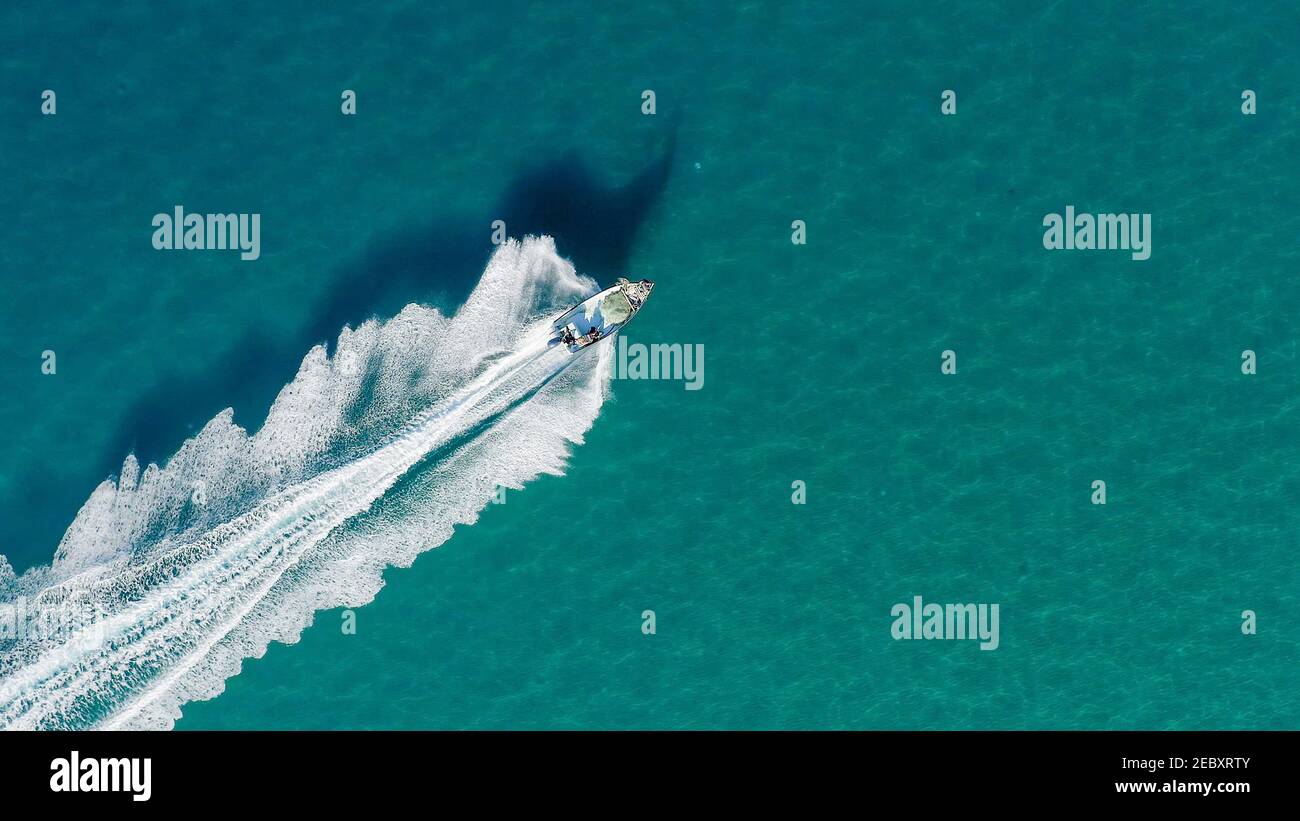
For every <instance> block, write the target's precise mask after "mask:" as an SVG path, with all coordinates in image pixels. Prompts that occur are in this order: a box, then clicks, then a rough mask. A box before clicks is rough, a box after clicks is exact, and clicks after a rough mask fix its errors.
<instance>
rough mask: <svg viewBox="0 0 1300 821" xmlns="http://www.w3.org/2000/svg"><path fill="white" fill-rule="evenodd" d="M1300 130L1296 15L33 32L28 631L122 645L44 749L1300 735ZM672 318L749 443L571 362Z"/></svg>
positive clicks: (15, 10) (71, 13)
mask: <svg viewBox="0 0 1300 821" xmlns="http://www.w3.org/2000/svg"><path fill="white" fill-rule="evenodd" d="M327 5H328V4H327ZM1297 77H1300V9H1298V8H1297V7H1296V5H1295V4H1294V3H1288V2H1264V3H1260V4H1255V5H1253V6H1251V7H1249V8H1245V7H1236V6H1232V5H1229V4H1221V3H1208V2H1199V0H1197V1H1194V2H1186V3H1164V4H1161V3H1156V4H1140V5H1139V4H1132V3H1119V2H1099V3H1086V4H1085V3H1030V2H1023V3H992V2H973V3H964V4H960V5H951V4H937V3H901V2H899V3H894V2H886V3H871V4H861V3H825V4H778V3H761V2H750V3H735V4H732V3H726V4H724V3H669V2H643V3H636V4H619V5H618V6H613V5H610V6H603V5H600V4H591V3H577V2H555V3H546V4H538V3H522V2H521V3H496V2H484V3H476V4H473V5H461V4H445V5H444V4H437V3H427V2H396V3H395V2H384V3H377V2H363V3H355V4H350V7H349V9H348V10H347V11H342V10H339V9H331V8H327V7H326V6H322V5H321V4H317V3H302V2H287V3H277V4H274V6H273V7H269V6H267V5H266V4H258V3H246V2H235V3H232V4H226V5H224V6H223V7H222V9H221V10H220V12H219V13H218V12H214V11H213V10H211V9H209V8H208V7H201V6H198V5H189V4H180V5H176V4H161V3H159V4H149V3H140V2H126V3H115V4H107V3H77V4H63V5H61V6H50V5H48V4H26V3H17V4H10V5H7V6H6V8H5V9H4V10H3V11H0V174H3V178H4V180H5V185H4V186H3V187H2V188H0V219H2V220H3V224H4V226H5V230H4V239H3V242H0V431H3V445H2V446H0V554H3V555H5V556H6V557H7V558H8V562H9V564H10V565H11V566H12V568H13V570H14V573H15V574H16V576H17V578H14V577H12V576H9V574H8V573H7V571H4V570H3V569H0V601H3V600H6V599H7V600H9V601H14V600H16V599H17V597H19V596H27V597H30V596H32V595H36V594H37V593H38V592H39V591H40V590H41V589H44V588H45V587H46V586H48V585H54V584H58V585H62V587H61V588H60V589H62V590H72V591H74V592H75V593H76V595H84V596H85V597H87V598H86V601H94V602H95V603H96V604H97V606H101V607H104V608H107V610H108V611H109V612H110V613H111V614H112V615H114V616H116V617H117V619H118V621H116V622H114V624H115V625H116V627H115V629H120V630H121V631H122V633H121V634H120V635H119V637H118V638H116V639H107V640H103V642H101V643H100V644H95V645H86V646H79V647H78V648H77V650H76V652H71V653H62V652H58V647H57V646H56V645H39V646H35V647H31V648H27V650H23V649H22V648H17V649H15V648H14V647H13V646H12V645H11V646H9V647H8V648H7V649H6V648H4V646H0V655H3V656H4V657H5V660H4V661H3V662H2V663H0V724H6V725H8V726H45V727H62V726H163V727H167V726H172V725H173V723H174V726H175V727H176V728H177V729H212V728H220V729H234V728H264V729H290V728H393V729H397V728H474V729H497V728H565V729H594V728H600V729H607V728H750V729H802V728H907V729H1013V728H1030V729H1039V728H1069V729H1192V728H1197V729H1230V728H1248V729H1300V698H1297V695H1296V694H1297V689H1296V688H1297V671H1298V670H1300V559H1298V558H1297V556H1298V552H1297V548H1298V547H1300V545H1298V541H1300V505H1297V504H1296V499H1297V498H1298V497H1300V459H1297V458H1296V454H1297V452H1300V451H1298V449H1300V348H1298V340H1300V242H1298V241H1300V163H1297V159H1296V158H1297V156H1300V85H1298V84H1297V79H1296V78H1297ZM45 89H51V90H54V91H55V92H56V94H57V113H56V114H55V115H54V116H42V115H41V112H40V105H41V92H42V91H43V90H45ZM344 89H352V90H355V92H356V97H357V108H356V114H355V116H346V115H344V114H342V113H341V111H340V105H341V94H342V92H343V90H344ZM945 89H952V90H954V91H955V92H956V95H957V113H956V114H955V115H953V116H944V115H942V114H941V113H940V103H941V99H940V95H941V93H942V92H943V91H944V90H945ZM1245 89H1251V90H1253V91H1254V92H1255V93H1256V95H1257V103H1258V113H1256V114H1254V115H1244V114H1243V113H1242V111H1241V105H1242V97H1241V95H1242V92H1243V90H1245ZM646 90H652V91H653V92H654V100H655V112H654V114H652V115H651V114H645V113H643V110H642V107H643V92H644V91H646ZM176 205H183V206H184V207H185V208H186V209H187V211H193V212H239V213H258V214H260V215H261V257H260V259H258V260H256V261H242V260H241V259H240V258H239V254H238V253H237V252H233V251H215V250H214V251H198V250H191V251H167V250H155V249H154V248H153V247H152V245H151V237H152V234H153V227H152V225H151V220H152V218H153V216H154V215H155V214H157V213H170V212H171V211H172V209H173V208H174V207H175V206H176ZM1067 205H1073V206H1074V207H1075V208H1076V209H1077V210H1078V211H1080V212H1093V213H1096V212H1132V213H1150V214H1152V222H1153V230H1152V253H1151V257H1150V259H1148V260H1145V261H1138V260H1133V259H1131V258H1130V255H1129V254H1128V253H1127V252H1121V251H1064V250H1061V251H1047V250H1045V249H1044V247H1043V242H1042V239H1043V227H1042V221H1043V218H1044V216H1045V215H1047V214H1050V213H1063V212H1064V210H1065V208H1066V206H1067ZM495 220H502V221H504V223H505V226H506V233H508V235H509V236H510V237H512V238H513V241H512V242H511V243H509V244H507V245H505V246H504V247H498V246H496V245H494V244H493V242H492V234H493V222H494V221H495ZM795 220H802V221H804V224H805V225H806V243H805V244H796V243H794V242H792V241H791V236H792V223H793V222H794V221H795ZM529 236H531V237H535V239H525V237H529ZM494 251H496V252H497V255H496V256H493V253H494ZM621 275H627V276H630V277H632V278H634V279H639V278H642V277H645V278H649V279H653V280H654V281H655V282H656V283H657V287H656V289H655V291H654V294H653V296H652V298H651V299H650V300H649V301H648V302H647V303H646V307H645V309H644V310H643V311H642V313H641V314H640V315H639V316H638V317H637V318H636V320H635V321H634V322H633V323H632V324H631V325H630V326H629V327H628V328H627V330H626V331H625V332H624V336H625V338H626V340H627V342H628V343H643V344H650V343H674V344H681V345H690V346H694V345H700V346H702V350H703V364H704V371H703V380H702V382H701V383H700V384H701V387H700V389H698V390H687V389H686V385H685V384H684V381H682V380H673V379H667V380H632V379H620V378H610V374H611V371H614V372H617V370H618V369H617V367H616V366H617V362H616V361H612V360H615V359H616V358H617V357H616V354H617V351H616V349H615V348H614V347H613V346H607V349H606V351H605V352H604V353H603V354H593V355H591V356H588V355H587V354H584V357H586V359H585V360H584V361H583V362H582V363H580V364H578V365H577V366H575V367H573V368H566V369H564V370H563V372H562V373H560V375H559V376H555V377H554V378H552V377H553V374H551V372H550V371H548V370H546V368H550V367H551V364H549V363H546V362H543V361H542V360H544V359H545V355H544V354H541V353H540V349H536V350H535V349H533V348H530V347H529V344H531V343H529V342H527V328H528V327H530V323H531V322H534V321H535V320H537V319H538V318H539V317H541V318H544V317H545V315H547V312H548V311H551V310H553V309H555V308H557V306H558V307H559V308H562V307H564V306H565V305H568V304H572V303H573V302H576V301H577V300H578V299H580V298H581V296H582V295H584V294H585V293H589V292H592V291H594V289H595V287H596V286H597V285H599V286H601V287H603V286H605V285H607V284H610V283H611V282H612V281H613V279H614V278H615V277H617V276H621ZM408 306H409V307H408ZM395 317H396V318H395ZM367 320H370V322H368V323H367ZM363 323H367V324H364V325H363ZM345 328H347V329H349V330H346V331H345ZM521 340H523V341H521ZM317 345H321V346H323V347H321V348H318V349H316V350H315V351H314V352H313V347H314V346H317ZM1247 349H1249V350H1252V351H1254V352H1255V353H1256V355H1257V357H1258V372H1257V373H1255V374H1253V375H1245V374H1243V373H1242V368H1241V365H1242V352H1243V351H1244V350H1247ZM945 350H951V351H953V352H955V354H956V361H957V372H956V373H955V374H951V375H945V374H943V373H941V370H940V362H941V354H942V352H943V351H945ZM45 351H53V352H54V354H55V356H56V357H57V359H56V362H57V365H56V372H55V373H54V374H46V373H43V372H42V364H43V362H44V361H45V360H44V358H43V356H44V352H45ZM304 359H305V361H304ZM516 365H517V366H518V370H510V369H511V368H514V367H515V366H516ZM557 367H558V366H557ZM494 369H495V370H494ZM532 369H536V371H537V374H533V375H530V374H532ZM543 371H545V373H544V374H543ZM493 374H497V375H499V376H500V380H499V381H491V380H495V379H496V378H497V377H496V376H493ZM534 376H536V383H535V384H532V383H529V384H525V382H526V381H527V380H528V379H533V378H534ZM480 378H482V379H485V380H488V381H489V382H490V384H488V383H487V382H484V383H482V384H481V385H480V387H475V385H476V384H479V383H476V382H475V380H476V379H480ZM511 380H514V381H511ZM484 386H485V387H484ZM277 396H278V397H279V399H277ZM482 397H485V398H483V403H486V404H482V403H480V404H478V405H474V403H476V402H479V400H480V398H482ZM471 398H472V399H471ZM273 403H275V408H276V409H275V410H271V409H272V405H273ZM470 406H473V407H470ZM227 408H232V409H233V415H232V414H226V415H224V416H222V415H220V414H222V412H223V411H224V410H225V409H227ZM466 408H469V409H468V410H467V409H466ZM476 414H477V415H476ZM412 420H415V421H414V422H413V421H412ZM264 423H265V427H264ZM440 426H441V427H440ZM259 430H261V431H262V432H261V433H259ZM245 432H246V433H245ZM250 436H251V438H250ZM196 437H197V438H196ZM187 440H190V443H189V444H188V445H186V446H185V447H184V448H183V447H182V446H183V445H184V443H185V442H186V441H187ZM128 456H131V457H132V458H131V459H128ZM124 461H126V464H125V465H124ZM150 463H156V464H158V465H159V466H160V467H161V468H164V469H156V470H154V471H152V472H150V471H149V470H147V469H146V466H147V465H149V464H150ZM105 480H112V483H111V484H107V485H102V486H101V483H102V482H104V481H105ZM1096 480H1101V481H1104V482H1105V483H1106V494H1107V495H1106V504H1105V505H1096V504H1093V503H1092V499H1093V482H1094V481H1096ZM485 482H486V483H487V484H486V485H485V484H484V483H485ZM496 482H502V483H504V484H506V485H507V486H508V488H507V489H506V490H504V491H502V493H503V494H504V495H503V496H499V494H498V493H497V491H495V489H494V488H495V483H496ZM796 482H802V483H804V487H805V488H806V503H805V504H794V503H793V502H792V494H794V493H795V490H794V484H795V483H796ZM195 483H200V484H201V486H202V487H203V488H204V489H205V490H204V498H203V499H202V504H198V503H196V502H195V500H194V496H193V493H192V491H193V490H194V488H195V487H197V485H196V484H195ZM97 488H98V490H97ZM92 494H94V495H93V496H92ZM497 498H504V500H505V502H504V504H494V503H492V500H493V499H497ZM187 499H188V500H189V501H188V502H187ZM79 511H80V515H79ZM214 534H215V535H214ZM60 545H62V547H61V546H60ZM56 549H58V550H59V560H58V561H55V562H54V563H53V564H52V560H53V559H54V557H55V551H56ZM24 574H26V575H24ZM161 576H166V577H168V578H175V579H177V580H179V581H178V584H179V585H181V587H182V588H183V589H182V591H181V592H182V593H183V595H182V594H181V593H177V592H176V590H175V589H172V588H168V589H167V590H166V591H161V592H160V589H159V588H158V587H157V579H158V578H159V577H161ZM6 591H7V592H6ZM70 595H71V594H70ZM914 596H922V597H923V598H924V600H925V601H926V602H935V603H951V602H972V603H997V604H998V605H999V609H1000V642H999V646H998V648H997V649H996V650H994V651H981V650H980V649H979V647H978V643H977V642H973V641H896V640H894V639H893V637H892V635H891V624H892V622H893V617H892V616H891V608H893V606H894V605H895V604H898V603H909V604H910V603H911V602H912V601H913V597H914ZM115 597H116V598H115ZM50 606H51V607H53V606H55V605H50ZM60 606H61V605H60ZM648 610H649V611H653V612H654V632H653V634H646V633H644V632H643V625H644V624H645V617H644V616H643V614H644V613H645V611H648ZM1247 610H1249V611H1253V612H1254V614H1255V617H1256V619H1257V621H1256V628H1257V632H1256V633H1255V634H1253V635H1246V634H1243V630H1242V624H1243V611H1247ZM105 682H114V684H113V685H112V687H111V688H110V689H105V688H106V687H108V685H107V684H105ZM6 688H8V689H6ZM116 688H121V689H120V690H119V689H116ZM6 709H7V710H8V711H9V712H7V713H6V712H5V710H6Z"/></svg>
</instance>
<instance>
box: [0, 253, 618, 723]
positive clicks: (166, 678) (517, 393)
mask: <svg viewBox="0 0 1300 821" xmlns="http://www.w3.org/2000/svg"><path fill="white" fill-rule="evenodd" d="M594 290H595V284H594V283H592V282H590V281H589V280H585V279H582V278H580V277H578V276H577V275H576V274H575V272H574V271H573V269H572V266H570V265H569V264H568V263H567V262H565V261H564V260H562V259H560V258H559V257H558V256H557V254H556V251H555V248H554V245H553V243H552V242H551V241H550V240H549V239H547V238H542V239H531V238H530V239H527V240H525V241H524V242H523V243H518V242H511V243H509V244H507V245H505V246H503V247H502V248H501V249H499V250H498V251H497V252H496V253H495V254H494V255H493V257H492V259H491V261H490V262H489V264H488V267H487V270H486V271H485V272H484V274H483V277H482V279H481V281H480V283H479V285H478V286H477V287H476V289H475V290H474V292H473V293H472V294H471V296H470V297H469V299H468V300H467V302H466V304H465V305H464V306H462V308H461V309H460V310H459V311H457V313H456V314H455V315H454V316H453V317H450V318H448V317H444V316H443V315H441V314H440V313H439V312H437V311H434V310H432V309H429V308H424V307H420V306H408V307H407V308H406V309H405V310H403V311H402V312H401V314H399V315H398V316H397V317H395V318H394V319H392V320H389V321H388V322H386V323H378V322H373V321H372V322H367V323H365V324H363V325H362V326H361V327H359V328H357V329H355V330H351V329H345V330H344V331H343V333H341V334H340V336H339V340H338V344H337V347H336V350H335V353H334V355H333V356H327V355H326V353H325V350H324V349H323V348H316V349H313V350H312V351H311V352H309V353H308V355H307V356H306V357H305V358H304V360H303V364H302V367H301V368H300V370H299V373H298V375H297V377H295V379H294V380H293V382H291V383H290V384H289V385H287V386H286V387H285V388H284V389H283V390H282V391H281V393H280V395H279V397H277V399H276V402H275V404H274V405H273V407H272V409H271V412H270V414H269V415H268V417H267V420H266V423H265V424H264V425H263V427H262V428H261V429H260V430H259V431H258V432H257V433H256V434H255V435H253V436H248V435H247V434H246V433H245V432H244V431H243V430H242V429H240V428H239V427H238V426H236V425H235V422H234V418H233V414H232V413H231V412H230V411H226V412H225V413H223V414H220V415H218V416H217V417H216V418H215V419H213V420H212V421H211V422H209V423H208V425H207V426H205V427H204V429H203V430H202V431H201V432H200V433H199V434H198V435H197V436H196V437H195V438H194V439H192V440H190V441H189V442H187V443H185V445H184V446H182V448H181V449H180V450H179V451H178V452H177V454H176V455H175V456H173V457H172V459H171V460H169V461H168V463H167V464H166V466H165V467H162V468H160V467H157V466H154V465H150V466H147V467H145V468H143V469H141V468H140V467H139V466H138V465H137V464H136V463H135V461H134V459H130V458H128V460H127V462H126V463H125V464H124V467H123V471H122V475H121V476H120V477H119V478H118V480H117V481H116V482H112V481H109V482H105V483H104V484H102V485H101V486H100V487H99V488H97V489H96V491H95V492H94V494H92V496H91V498H90V499H89V500H88V501H87V502H86V504H85V506H84V507H83V509H82V511H81V512H80V513H79V514H78V516H77V518H76V520H75V521H74V522H73V524H72V526H71V527H70V528H69V529H68V532H67V534H65V536H64V538H63V540H62V541H61V543H60V545H59V548H58V550H57V552H56V556H55V560H54V562H53V563H52V564H51V565H50V566H48V567H44V568H37V569H34V570H33V571H29V572H28V573H26V574H24V575H23V576H21V577H18V578H16V579H14V578H11V579H10V580H9V581H8V582H7V592H6V593H4V594H0V601H4V600H6V599H15V598H17V596H19V595H22V596H24V597H25V598H26V602H25V607H26V609H27V610H28V611H31V610H32V609H33V608H35V609H36V610H38V611H46V610H56V611H64V610H80V609H83V608H99V609H102V611H103V613H104V614H105V615H104V616H103V618H101V619H98V620H97V621H96V623H95V626H94V627H95V629H85V630H80V631H76V632H75V633H74V634H73V635H71V636H64V637H62V638H59V639H54V638H41V637H37V638H35V639H32V638H27V639H25V640H23V641H16V642H10V643H8V644H4V643H0V726H3V727H39V728H77V727H86V726H101V727H170V726H171V725H172V723H173V722H174V721H175V719H176V718H178V717H179V715H180V706H181V705H182V704H184V703H185V702H187V701H191V700H195V699H204V698H210V697H212V696H214V695H216V694H217V693H219V692H220V691H221V690H222V689H223V688H224V682H225V680H226V679H227V678H229V677H230V676H232V675H235V674H237V673H238V671H239V668H240V664H241V663H242V660H243V659H244V658H248V657H257V656H260V655H261V654H262V653H263V652H265V648H266V646H267V644H268V643H269V642H270V641H274V640H278V641H283V642H289V643H291V642H293V641H296V639H297V637H298V636H299V635H300V633H301V631H302V629H303V628H304V627H305V626H307V625H308V624H309V623H310V621H311V619H312V614H313V613H314V612H315V611H316V610H319V609H324V608H330V607H338V606H349V607H356V606H360V605H362V604H364V603H366V602H368V601H369V600H370V599H371V598H372V597H373V596H374V595H375V593H376V592H377V591H378V590H379V588H380V587H381V585H382V575H381V574H382V572H383V570H384V568H386V567H388V566H390V565H398V566H406V565H409V564H410V562H411V561H413V560H414V558H415V556H416V555H418V553H420V552H421V551H423V550H426V549H429V548H430V547H434V546H436V545H438V544H440V543H441V542H443V541H445V540H446V539H447V538H448V537H449V536H450V534H451V531H452V528H453V527H454V526H455V525H456V524H461V523H467V524H468V523H472V522H473V521H475V519H476V518H477V514H478V511H479V510H480V509H481V508H482V507H483V506H484V505H485V504H486V503H487V502H488V501H489V500H490V498H491V497H492V494H493V492H494V489H495V487H496V485H497V484H498V483H500V484H502V485H507V486H512V487H519V486H522V484H523V483H525V482H527V481H529V480H530V479H532V478H535V477H536V476H538V475H540V474H542V473H560V472H562V470H563V468H564V463H565V459H566V457H567V454H568V449H569V447H570V443H573V442H580V441H581V438H582V434H583V433H584V432H585V430H586V429H587V428H588V427H589V426H590V425H591V423H592V422H593V421H594V419H595V416H596V414H597V413H598V411H599V408H600V405H601V402H602V401H603V398H604V395H605V391H606V386H607V381H608V372H609V352H608V346H601V347H600V348H599V349H597V350H594V351H592V352H591V353H590V354H586V355H584V356H582V357H576V358H575V357H570V356H569V355H568V354H567V352H564V351H562V350H556V349H548V348H547V347H546V344H545V343H546V338H547V336H548V335H549V334H548V323H547V321H546V320H547V318H548V317H549V316H551V315H553V314H554V313H556V312H558V311H559V310H560V309H562V308H564V307H566V306H567V305H569V304H572V303H573V302H576V301H577V300H578V299H580V298H581V297H583V296H585V295H587V294H589V293H591V292H592V291H594ZM399 479H401V480H402V482H401V485H400V487H395V484H396V483H397V482H398V480H399ZM196 483H202V484H201V487H202V494H201V496H199V497H198V498H196ZM385 494H388V495H387V496H386V495H385ZM379 498H384V504H383V505H382V506H378V507H376V506H375V505H374V503H375V502H376V501H377V500H378V499H379Z"/></svg>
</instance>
